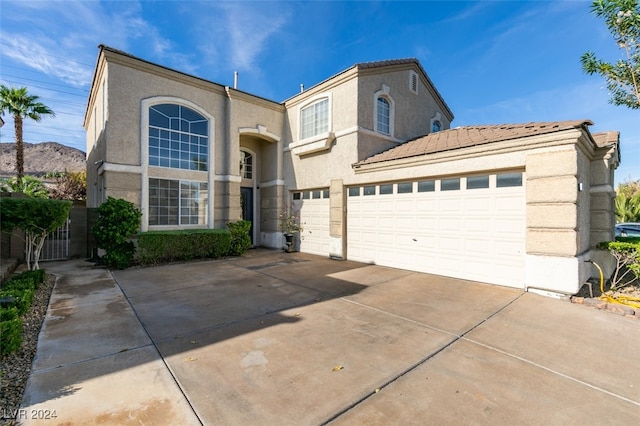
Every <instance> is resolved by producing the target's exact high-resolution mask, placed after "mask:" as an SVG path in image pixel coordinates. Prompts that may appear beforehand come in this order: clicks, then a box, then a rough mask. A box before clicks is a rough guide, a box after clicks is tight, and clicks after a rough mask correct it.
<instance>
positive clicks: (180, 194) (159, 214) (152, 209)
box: [149, 178, 208, 225]
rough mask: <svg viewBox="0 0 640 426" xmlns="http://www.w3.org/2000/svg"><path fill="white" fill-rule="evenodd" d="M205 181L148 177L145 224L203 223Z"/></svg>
mask: <svg viewBox="0 0 640 426" xmlns="http://www.w3.org/2000/svg"><path fill="white" fill-rule="evenodd" d="M207 188H208V185H207V183H206V182H191V181H184V180H183V181H179V180H168V179H153V178H151V179H149V225H204V224H206V223H207V204H208V196H207Z"/></svg>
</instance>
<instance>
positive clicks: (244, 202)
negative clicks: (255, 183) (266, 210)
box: [240, 186, 254, 244]
mask: <svg viewBox="0 0 640 426" xmlns="http://www.w3.org/2000/svg"><path fill="white" fill-rule="evenodd" d="M240 207H241V209H242V220H246V221H247V222H251V229H249V237H251V244H254V241H253V188H247V187H244V186H243V187H241V188H240Z"/></svg>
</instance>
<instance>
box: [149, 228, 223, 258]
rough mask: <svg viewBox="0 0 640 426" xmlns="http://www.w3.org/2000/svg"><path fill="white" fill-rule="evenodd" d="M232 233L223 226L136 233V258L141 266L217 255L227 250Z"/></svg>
mask: <svg viewBox="0 0 640 426" xmlns="http://www.w3.org/2000/svg"><path fill="white" fill-rule="evenodd" d="M230 247H231V233H230V232H229V231H228V230H226V229H193V230H180V231H149V232H142V233H140V234H138V250H137V261H138V262H139V263H140V264H142V265H153V264H156V263H161V262H173V261H184V260H192V259H206V258H214V259H215V258H218V257H221V256H224V255H226V254H228V253H229V250H230Z"/></svg>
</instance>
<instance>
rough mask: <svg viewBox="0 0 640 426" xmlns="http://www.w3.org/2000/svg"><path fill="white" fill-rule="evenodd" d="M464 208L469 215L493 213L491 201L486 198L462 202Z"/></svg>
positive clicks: (470, 198) (475, 198)
mask: <svg viewBox="0 0 640 426" xmlns="http://www.w3.org/2000/svg"><path fill="white" fill-rule="evenodd" d="M464 207H465V209H466V211H467V212H469V213H471V214H475V213H479V212H482V213H487V212H490V211H493V200H491V199H488V198H487V197H478V196H475V197H469V198H468V199H465V200H464Z"/></svg>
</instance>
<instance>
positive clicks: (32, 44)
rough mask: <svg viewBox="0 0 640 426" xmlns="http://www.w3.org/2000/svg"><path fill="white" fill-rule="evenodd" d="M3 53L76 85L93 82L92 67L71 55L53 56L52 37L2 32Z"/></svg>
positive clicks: (0, 35)
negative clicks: (45, 37) (84, 64)
mask: <svg viewBox="0 0 640 426" xmlns="http://www.w3.org/2000/svg"><path fill="white" fill-rule="evenodd" d="M0 43H1V44H2V55H3V56H6V57H8V58H11V59H13V60H15V61H17V62H19V63H21V64H23V65H26V66H28V67H29V68H31V69H34V70H37V71H40V72H42V73H45V74H47V75H50V76H54V77H56V78H58V79H60V80H62V81H64V82H66V83H69V84H71V85H72V86H75V87H83V86H86V85H87V84H89V83H90V82H91V73H92V69H91V68H89V67H86V66H82V65H80V64H78V63H77V62H76V61H75V60H73V59H71V57H67V58H65V57H58V56H53V55H52V54H51V52H55V51H56V50H57V49H55V43H53V42H52V41H51V40H50V39H35V38H34V37H29V38H27V37H25V36H22V35H13V36H12V35H9V34H7V33H0Z"/></svg>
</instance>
